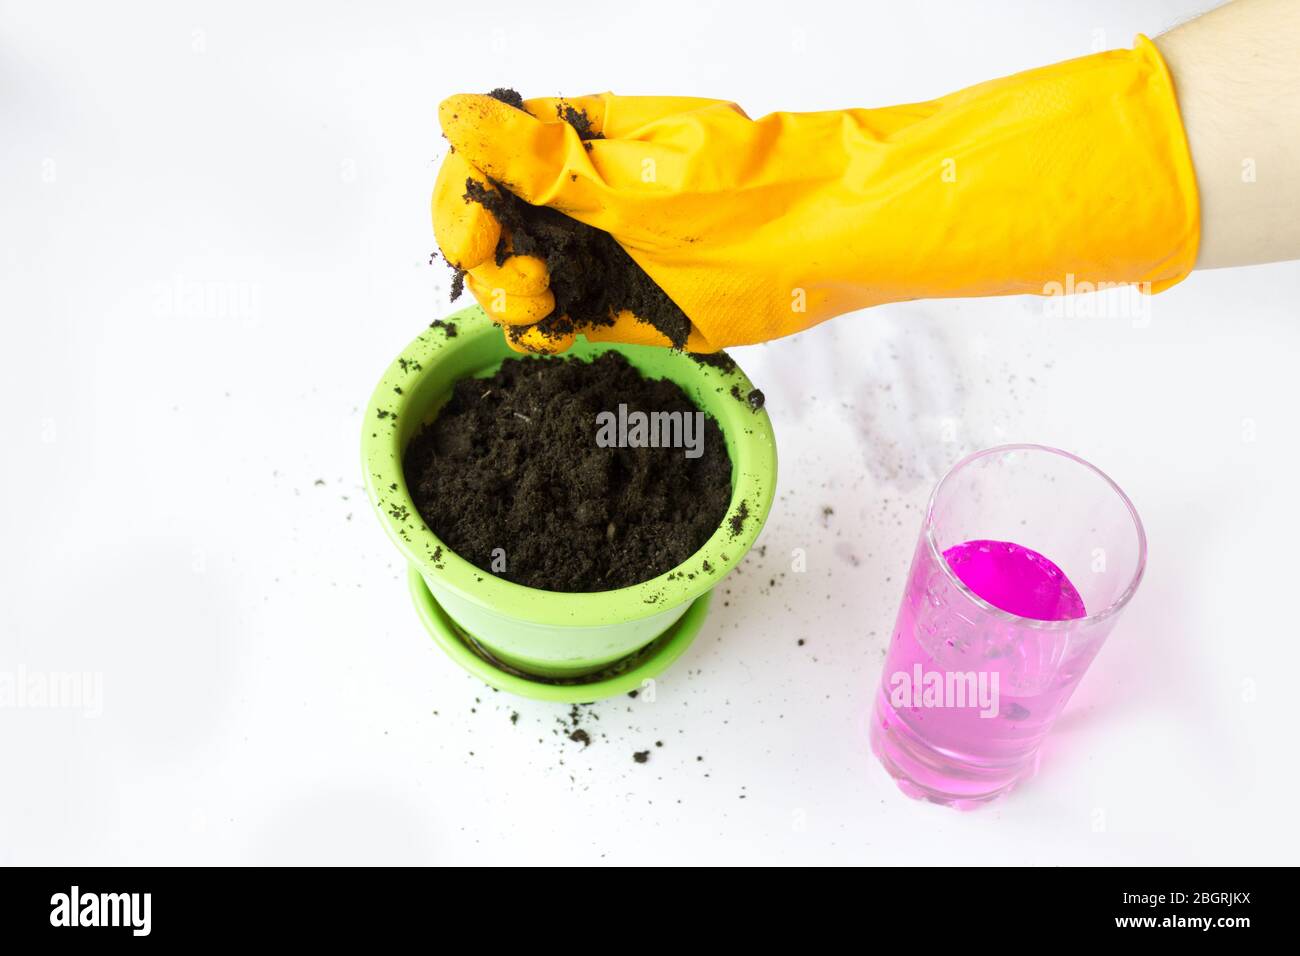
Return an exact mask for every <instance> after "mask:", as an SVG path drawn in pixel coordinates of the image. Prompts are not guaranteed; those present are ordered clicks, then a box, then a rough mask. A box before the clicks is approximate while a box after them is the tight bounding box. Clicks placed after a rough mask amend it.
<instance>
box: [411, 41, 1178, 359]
mask: <svg viewBox="0 0 1300 956" xmlns="http://www.w3.org/2000/svg"><path fill="white" fill-rule="evenodd" d="M439 117H440V120H441V123H442V128H443V131H444V133H445V134H446V136H447V139H448V140H449V141H450V142H451V145H452V152H451V153H450V154H449V156H448V157H447V159H446V161H445V162H444V164H443V167H442V169H441V171H440V173H439V177H438V183H437V186H436V187H435V193H434V200H433V216H434V227H435V232H436V235H437V239H438V243H439V246H440V247H441V249H442V252H443V254H444V256H445V257H446V259H447V260H448V262H450V263H451V264H452V265H453V266H454V267H455V268H456V269H458V270H462V271H463V272H464V273H465V279H466V282H467V284H468V286H469V289H470V291H471V292H472V293H473V294H474V296H475V297H476V298H477V299H478V301H479V302H480V303H481V304H482V305H483V307H484V309H485V310H486V311H487V312H488V314H489V315H490V316H491V317H492V318H493V319H495V320H496V321H497V322H499V323H500V324H502V325H504V326H506V327H508V329H509V331H510V339H511V343H512V345H513V346H514V347H515V348H517V349H521V350H531V351H558V350H562V349H564V348H567V347H568V345H569V344H570V343H572V341H573V339H574V336H575V335H576V334H583V335H585V336H586V337H587V338H588V339H593V340H598V341H620V342H633V343H653V344H660V345H667V346H672V347H676V348H686V349H687V350H690V351H695V352H712V351H716V350H718V349H721V348H724V347H727V346H731V345H742V344H749V343H754V342H762V341H766V340H769V339H775V338H779V337H781V336H785V335H790V334H792V333H795V332H798V331H800V330H802V329H805V328H808V327H809V326H811V325H814V324H816V323H818V322H821V321H823V320H825V319H828V318H830V317H832V316H835V315H839V314H842V313H844V312H849V311H852V310H855V309H860V308H863V307H866V306H871V305H876V304H880V303H886V302H895V301H901V300H907V299H916V298H926V297H952V296H985V295H1005V294H1011V293H1038V294H1043V293H1048V292H1051V291H1053V289H1054V288H1055V286H1058V285H1059V284H1061V283H1063V282H1064V281H1065V279H1066V277H1067V276H1073V278H1074V282H1075V283H1076V284H1086V283H1094V284H1097V283H1124V282H1134V283H1142V284H1144V287H1145V288H1147V289H1148V290H1154V291H1158V290H1161V289H1164V288H1166V287H1168V286H1170V285H1172V284H1174V283H1176V282H1178V281H1179V280H1180V279H1182V278H1183V277H1184V276H1185V275H1186V274H1187V273H1188V271H1189V270H1190V269H1191V268H1192V266H1193V264H1194V263H1195V261H1196V254H1197V242H1198V238H1199V217H1198V206H1197V192H1196V180H1195V176H1194V173H1193V170H1192V165H1191V159H1190V156H1189V153H1188V146H1187V142H1186V140H1185V137H1184V132H1183V127H1182V123H1181V120H1180V118H1179V111H1178V104H1177V100H1176V98H1175V94H1174V88H1173V85H1172V83H1171V81H1170V77H1169V74H1168V72H1167V70H1166V69H1165V65H1164V63H1163V61H1162V59H1161V56H1160V54H1159V52H1158V51H1157V50H1156V47H1155V46H1154V45H1153V44H1152V43H1151V42H1150V41H1149V40H1147V39H1146V38H1145V37H1140V38H1139V40H1138V43H1137V46H1136V47H1135V48H1134V49H1132V50H1114V51H1110V52H1106V53H1100V54H1096V55H1094V56H1089V57H1083V58H1081V59H1077V60H1069V61H1066V62H1063V63H1058V64H1055V65H1053V66H1048V67H1043V68H1040V69H1036V70H1030V71H1028V72H1025V73H1020V74H1017V75H1015V76H1011V77H1006V78H1004V79H999V80H993V81H991V82H988V83H983V84H980V85H978V86H974V87H971V88H969V89H965V90H961V91H959V92H957V93H953V94H951V95H949V96H945V97H943V98H941V99H937V100H933V101H930V102H925V103H915V104H908V105H904V106H895V107H885V108H881V109H850V110H839V111H829V112H820V113H773V114H770V115H768V116H765V117H763V118H762V119H758V120H752V119H750V118H749V117H748V116H746V115H745V112H744V111H743V110H742V109H741V108H740V107H738V106H737V105H735V104H734V103H729V102H726V101H723V100H710V99H697V98H690V97H655V96H630V97H629V96H615V95H613V94H609V93H606V94H599V95H595V96H583V97H577V98H573V99H568V100H565V99H531V100H520V99H518V98H517V97H516V95H511V94H510V93H509V92H508V91H497V93H496V94H495V95H488V96H478V95H458V96H453V97H451V98H449V99H447V100H446V101H444V102H443V103H442V105H441V107H440V110H439Z"/></svg>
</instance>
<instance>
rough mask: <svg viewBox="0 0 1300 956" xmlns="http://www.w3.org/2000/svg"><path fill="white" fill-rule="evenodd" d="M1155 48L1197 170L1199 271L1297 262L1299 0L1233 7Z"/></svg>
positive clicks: (1239, 0) (1251, 1)
mask: <svg viewBox="0 0 1300 956" xmlns="http://www.w3.org/2000/svg"><path fill="white" fill-rule="evenodd" d="M1155 43H1156V46H1157V47H1158V48H1159V49H1160V52H1161V54H1162V55H1163V56H1164V58H1165V62H1166V64H1167V65H1168V67H1169V70H1170V72H1171V73H1172V74H1173V78H1174V85H1175V86H1176V87H1177V90H1178V104H1179V108H1180V110H1181V112H1182V117H1183V125H1184V128H1185V130H1186V132H1187V139H1188V144H1189V146H1190V148H1191V153H1192V162H1193V164H1194V166H1195V168H1196V180H1197V186H1198V188H1199V191H1200V203H1201V244H1200V251H1199V254H1198V256H1197V262H1196V265H1197V268H1201V269H1214V268H1219V267H1222V266H1237V265H1250V264H1253V263H1260V262H1276V261H1279V260H1284V259H1297V258H1300V2H1296V0H1236V2H1235V3H1229V4H1227V5H1225V6H1222V7H1219V8H1218V9H1216V10H1213V11H1211V12H1210V13H1207V14H1206V15H1205V16H1202V17H1199V18H1197V19H1195V20H1192V21H1190V22H1188V23H1185V24H1183V25H1181V26H1179V27H1177V28H1175V29H1173V30H1171V31H1169V32H1168V33H1165V34H1163V35H1162V36H1159V37H1157V38H1156V40H1155Z"/></svg>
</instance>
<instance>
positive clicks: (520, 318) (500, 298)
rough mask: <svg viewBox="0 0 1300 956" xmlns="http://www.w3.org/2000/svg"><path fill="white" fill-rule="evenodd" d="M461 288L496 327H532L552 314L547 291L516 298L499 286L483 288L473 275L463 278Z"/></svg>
mask: <svg viewBox="0 0 1300 956" xmlns="http://www.w3.org/2000/svg"><path fill="white" fill-rule="evenodd" d="M465 285H466V287H467V288H468V289H469V291H470V292H471V293H473V295H474V298H475V299H476V300H477V301H478V304H479V305H481V306H482V307H483V311H484V312H486V313H487V314H488V318H490V319H491V320H492V321H493V322H496V323H497V324H498V325H532V324H534V323H535V322H540V321H541V320H542V319H544V318H546V317H547V316H548V315H550V314H551V313H552V312H553V311H555V295H554V294H553V293H552V292H551V290H550V289H543V290H542V292H541V293H540V294H538V295H517V294H515V293H511V292H508V291H507V290H506V289H504V288H502V287H501V286H492V285H485V284H484V283H483V282H482V281H480V280H479V279H477V278H476V277H475V276H474V274H473V273H470V274H469V275H467V276H465Z"/></svg>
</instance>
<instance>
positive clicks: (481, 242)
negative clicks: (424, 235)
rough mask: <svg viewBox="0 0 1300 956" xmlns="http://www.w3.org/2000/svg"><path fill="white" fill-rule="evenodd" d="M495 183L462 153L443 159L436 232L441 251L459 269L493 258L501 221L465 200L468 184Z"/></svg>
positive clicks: (435, 195) (435, 212)
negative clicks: (474, 182) (466, 184)
mask: <svg viewBox="0 0 1300 956" xmlns="http://www.w3.org/2000/svg"><path fill="white" fill-rule="evenodd" d="M470 179H473V180H475V181H476V182H478V183H480V184H482V185H483V186H484V187H485V188H487V189H492V188H493V187H492V185H491V184H490V183H488V182H487V180H486V179H485V178H484V176H483V174H482V173H481V172H479V171H478V170H477V169H475V168H474V167H473V166H471V165H470V164H469V162H468V161H467V160H466V159H465V157H464V156H462V155H460V154H459V153H455V152H453V153H450V154H448V156H447V158H446V159H444V160H443V161H442V166H441V167H440V168H439V170H438V179H437V181H436V182H435V183H434V187H433V204H432V205H433V234H434V238H435V239H436V240H437V242H438V248H439V249H441V250H442V254H443V256H444V257H446V259H447V261H448V262H450V263H451V264H452V265H453V266H455V267H456V268H457V269H473V268H475V267H476V266H478V265H480V264H482V263H483V262H485V261H488V260H490V259H491V258H492V257H493V254H494V253H495V252H496V248H497V242H498V241H499V240H500V238H501V224H500V223H499V222H497V220H496V217H495V216H493V215H492V214H491V213H490V212H488V211H487V209H485V208H484V207H483V206H482V204H480V203H476V202H466V201H465V183H466V181H467V180H470Z"/></svg>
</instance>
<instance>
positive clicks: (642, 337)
mask: <svg viewBox="0 0 1300 956" xmlns="http://www.w3.org/2000/svg"><path fill="white" fill-rule="evenodd" d="M582 334H583V335H585V336H586V337H587V341H588V342H619V343H621V344H623V345H658V346H662V347H664V348H668V347H670V346H671V345H672V344H673V343H672V340H670V339H669V338H668V336H666V335H664V334H663V333H662V332H660V331H659V330H658V329H656V328H655V327H654V326H653V325H651V324H650V323H649V322H643V321H642V320H641V319H639V318H637V316H636V315H635V314H633V313H632V312H630V311H628V310H627V309H624V310H623V311H621V312H619V313H618V315H616V316H615V317H614V324H613V325H602V326H596V327H594V328H588V329H583V330H582ZM717 350H718V349H717V347H716V346H714V345H710V344H709V342H708V340H706V339H705V338H704V335H703V334H702V333H701V332H700V330H699V329H697V328H696V327H695V325H694V324H692V325H691V330H690V332H689V333H688V334H687V336H686V351H688V352H700V353H708V352H716V351H717Z"/></svg>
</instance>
